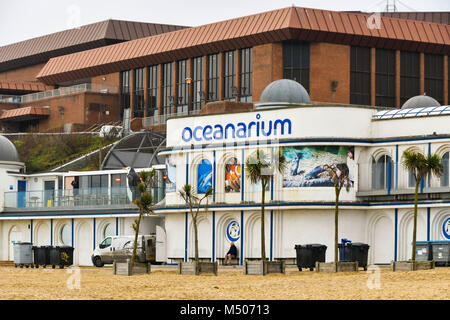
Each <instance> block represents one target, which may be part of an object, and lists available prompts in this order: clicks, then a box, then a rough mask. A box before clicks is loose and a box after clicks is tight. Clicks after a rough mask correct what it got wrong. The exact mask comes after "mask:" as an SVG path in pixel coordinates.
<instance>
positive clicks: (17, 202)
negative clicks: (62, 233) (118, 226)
mask: <svg viewBox="0 0 450 320" xmlns="http://www.w3.org/2000/svg"><path fill="white" fill-rule="evenodd" d="M151 193H152V195H153V198H154V203H158V202H160V201H161V200H163V199H164V197H165V190H164V188H163V187H154V188H152V189H151ZM136 197H139V191H138V190H137V189H136V188H128V187H112V188H84V189H64V190H36V191H34V190H33V191H14V192H5V204H4V207H5V208H30V209H32V208H36V209H38V208H52V207H57V208H63V207H98V206H100V207H104V206H117V205H131V206H135V205H134V203H133V201H134V200H135V199H136Z"/></svg>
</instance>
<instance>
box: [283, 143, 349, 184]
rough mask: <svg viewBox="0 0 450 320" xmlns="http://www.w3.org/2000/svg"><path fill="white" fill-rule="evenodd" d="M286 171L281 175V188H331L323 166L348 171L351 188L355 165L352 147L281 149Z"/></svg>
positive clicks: (330, 182)
mask: <svg viewBox="0 0 450 320" xmlns="http://www.w3.org/2000/svg"><path fill="white" fill-rule="evenodd" d="M283 155H284V156H285V158H286V163H287V170H286V171H285V172H284V174H283V187H284V188H292V187H333V186H334V183H333V180H332V179H331V177H330V176H329V175H328V173H327V171H326V169H325V165H326V164H328V165H333V164H334V165H336V166H337V168H338V169H341V170H345V169H347V168H348V170H349V179H350V181H351V182H350V183H351V186H353V181H354V176H355V170H356V163H355V160H354V147H347V146H304V147H286V148H284V149H283Z"/></svg>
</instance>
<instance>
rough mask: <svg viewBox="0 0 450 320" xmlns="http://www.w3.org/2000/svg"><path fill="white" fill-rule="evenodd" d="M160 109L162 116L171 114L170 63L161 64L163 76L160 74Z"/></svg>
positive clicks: (171, 73) (171, 80) (171, 87)
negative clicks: (161, 109)
mask: <svg viewBox="0 0 450 320" xmlns="http://www.w3.org/2000/svg"><path fill="white" fill-rule="evenodd" d="M162 78H163V79H162V85H163V87H162V91H163V97H162V98H163V99H162V108H163V113H164V114H171V113H172V104H173V103H174V101H173V66H172V63H171V62H169V63H165V64H163V74H162Z"/></svg>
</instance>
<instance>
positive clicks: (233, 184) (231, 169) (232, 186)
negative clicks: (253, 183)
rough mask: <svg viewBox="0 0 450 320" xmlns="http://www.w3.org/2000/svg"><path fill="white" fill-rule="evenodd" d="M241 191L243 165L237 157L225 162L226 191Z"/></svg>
mask: <svg viewBox="0 0 450 320" xmlns="http://www.w3.org/2000/svg"><path fill="white" fill-rule="evenodd" d="M240 191H241V165H240V164H239V162H238V160H237V159H236V158H232V159H230V160H229V161H227V163H226V164H225V192H226V193H229V192H240Z"/></svg>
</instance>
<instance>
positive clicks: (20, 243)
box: [14, 242, 31, 246]
mask: <svg viewBox="0 0 450 320" xmlns="http://www.w3.org/2000/svg"><path fill="white" fill-rule="evenodd" d="M14 244H15V245H19V246H24V245H31V242H17V243H14Z"/></svg>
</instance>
